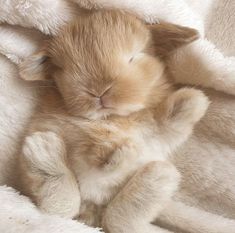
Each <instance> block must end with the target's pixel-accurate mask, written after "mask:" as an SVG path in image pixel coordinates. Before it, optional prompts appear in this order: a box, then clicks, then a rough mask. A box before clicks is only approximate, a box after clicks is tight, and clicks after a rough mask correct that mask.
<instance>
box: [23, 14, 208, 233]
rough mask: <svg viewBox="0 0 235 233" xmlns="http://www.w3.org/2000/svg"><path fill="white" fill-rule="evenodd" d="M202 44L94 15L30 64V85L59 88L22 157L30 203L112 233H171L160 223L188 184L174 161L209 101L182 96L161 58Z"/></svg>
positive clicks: (45, 102) (192, 93)
mask: <svg viewBox="0 0 235 233" xmlns="http://www.w3.org/2000/svg"><path fill="white" fill-rule="evenodd" d="M196 37H197V33H196V32H195V31H193V30H191V29H188V28H183V27H179V26H176V25H171V24H167V23H164V24H162V25H160V26H159V25H155V26H149V25H145V24H144V23H143V22H142V21H140V20H139V19H137V18H136V17H135V16H132V15H129V14H127V13H124V12H120V11H105V10H102V11H93V12H91V13H86V14H85V15H83V17H80V18H79V19H78V20H77V21H76V22H73V23H71V24H70V25H69V26H67V27H66V28H64V29H63V30H62V31H61V33H60V34H59V35H58V36H56V37H54V38H51V40H49V41H48V43H47V46H46V48H44V49H43V50H42V51H41V52H40V53H38V54H36V55H35V56H33V57H32V58H29V59H27V60H26V61H25V62H24V63H23V65H22V67H21V69H20V74H21V76H22V77H23V78H24V79H26V80H48V79H52V80H54V82H55V86H54V89H52V90H49V91H47V93H46V94H45V96H43V97H42V101H41V104H40V106H39V109H38V112H37V114H36V115H35V116H34V117H33V119H32V123H31V126H30V128H29V131H28V136H27V137H26V140H25V143H24V146H23V153H22V156H21V157H20V168H21V178H22V181H23V182H22V184H23V186H24V190H25V193H27V194H28V195H29V196H31V197H32V198H33V200H34V201H35V202H36V203H37V204H38V205H39V207H40V208H41V209H43V210H45V211H47V212H49V213H56V214H60V215H62V216H66V217H76V216H77V217H78V218H79V219H80V220H83V221H85V222H86V223H88V224H91V225H99V226H100V225H101V226H103V227H104V228H105V229H106V230H107V232H111V233H116V232H126V233H130V232H136V233H138V232H146V233H147V232H150V233H151V232H165V231H163V230H162V229H160V228H159V229H158V228H154V227H153V226H152V225H151V224H150V222H151V221H152V220H153V219H154V217H156V216H157V215H158V213H159V212H160V211H161V210H162V208H163V207H164V206H165V205H166V204H167V203H168V201H169V200H170V199H171V196H172V195H173V193H174V191H175V190H176V188H177V185H178V182H179V175H178V172H177V170H176V169H175V168H174V167H173V166H172V165H171V164H170V163H169V162H168V161H167V160H168V154H169V153H170V152H171V151H172V150H174V149H175V148H176V147H177V146H179V145H180V144H182V143H183V142H184V141H185V140H186V139H187V138H188V137H189V135H190V134H191V132H192V129H193V126H194V124H195V123H196V122H197V121H199V119H200V118H201V117H202V116H203V114H204V113H205V111H206V109H207V106H208V101H207V98H206V97H205V96H204V95H203V94H202V93H201V92H200V91H196V90H194V89H187V88H186V89H181V90H178V91H176V92H174V93H172V88H171V85H170V83H169V81H168V80H167V76H166V72H165V71H164V66H165V65H164V62H163V61H162V60H160V58H159V57H161V58H162V57H165V56H167V55H168V54H169V53H170V52H171V51H172V50H174V49H176V48H178V47H179V46H182V45H184V44H187V43H189V42H190V41H193V40H194V39H195V38H196ZM156 55H158V56H157V57H156ZM168 96H169V97H168ZM80 204H81V206H80ZM98 211H100V213H99V214H98ZM134 213H135V214H134ZM95 214H96V215H98V216H99V217H100V218H101V219H99V218H98V219H96V218H95ZM102 216H103V217H102ZM140 216H141V218H140ZM136 222H137V223H139V224H138V228H136V226H137V225H136Z"/></svg>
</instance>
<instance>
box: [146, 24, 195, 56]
mask: <svg viewBox="0 0 235 233" xmlns="http://www.w3.org/2000/svg"><path fill="white" fill-rule="evenodd" d="M148 28H149V29H150V31H151V34H152V47H151V48H152V49H153V52H154V54H155V55H157V56H160V57H165V56H168V55H169V54H170V53H171V52H173V51H174V50H176V49H178V48H180V47H182V46H185V45H187V44H189V43H191V42H193V41H195V40H196V39H198V38H199V33H198V31H197V30H195V29H193V28H188V27H183V26H179V25H176V24H171V23H166V22H161V23H159V24H154V25H148Z"/></svg>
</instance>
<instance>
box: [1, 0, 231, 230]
mask: <svg viewBox="0 0 235 233" xmlns="http://www.w3.org/2000/svg"><path fill="white" fill-rule="evenodd" d="M25 2H27V1H25ZM28 2H30V1H28ZM5 3H6V2H5V1H4V2H3V3H2V5H4V4H5ZM11 3H12V4H13V3H14V2H13V1H11ZM11 3H10V4H11ZM120 3H121V1H120ZM125 3H126V7H131V6H133V4H132V3H131V2H130V1H129V2H128V1H125ZM142 3H143V5H140V4H142ZM159 3H160V4H161V1H159ZM171 3H172V4H173V5H174V1H171ZM175 3H176V4H179V5H180V6H179V8H178V7H175V6H173V5H172V7H170V5H168V7H165V6H161V7H154V4H157V1H154V2H151V3H149V4H146V2H144V1H141V2H140V3H137V2H136V4H135V6H140V9H141V10H146V13H145V14H144V16H143V17H145V18H146V19H147V18H148V15H149V13H148V12H151V11H152V12H153V13H152V14H150V15H152V16H155V17H156V18H162V19H167V18H168V17H172V19H171V20H172V21H173V22H177V20H179V19H182V22H179V23H182V24H186V23H187V22H188V19H192V18H193V17H191V16H192V14H195V11H196V12H198V13H199V14H198V17H199V20H195V21H190V22H192V24H191V26H192V27H193V26H194V25H195V27H197V26H196V25H197V24H198V22H201V19H202V18H201V15H200V14H201V13H203V20H205V22H206V35H207V36H208V37H207V38H208V39H210V40H211V41H213V42H214V43H215V44H216V45H217V46H218V47H219V48H220V49H221V50H222V52H224V54H225V55H226V54H228V55H231V56H232V55H234V48H235V46H234V37H233V34H234V30H233V27H232V26H231V25H233V21H234V14H233V12H234V2H233V0H230V1H226V2H225V1H213V5H210V3H209V1H208V4H207V3H206V2H205V1H197V2H195V1H190V0H187V3H188V5H187V6H186V7H185V4H182V5H181V3H180V2H179V1H177V2H176V1H175ZM20 4H22V2H21V3H20ZM205 6H208V8H207V7H205ZM188 7H190V8H191V9H192V10H191V11H190V13H189V14H187V13H186V14H181V12H182V11H184V9H188ZM214 7H215V9H213V8H214ZM216 7H218V8H216ZM1 9H2V10H3V11H2V12H3V14H1V15H2V16H4V10H5V11H6V9H7V8H5V9H4V8H1ZM9 9H10V8H9ZM11 9H12V8H11ZM49 9H50V8H48V10H49ZM160 9H161V10H162V11H163V13H162V16H161V17H160V16H159V17H158V12H159V10H160ZM164 9H165V11H164ZM45 10H46V8H44V11H45ZM134 10H136V8H135V9H134ZM44 11H42V12H40V14H44ZM208 12H209V13H210V15H209V16H210V17H208V15H207V13H208ZM11 13H12V11H10V10H8V16H7V17H12V15H14V14H13V13H12V14H11ZM28 13H29V11H27V8H25V15H21V16H19V20H15V23H16V24H20V23H21V20H23V19H24V17H25V16H27V14H28ZM6 15H7V14H5V16H4V17H6ZM52 15H53V14H52ZM140 15H142V13H140ZM182 15H185V16H186V17H185V18H184V19H183V18H181V17H182ZM4 17H2V19H3V20H4ZM56 17H57V16H56ZM60 17H62V15H60ZM20 18H21V19H20ZM35 20H36V19H35ZM183 21H184V22H183ZM27 24H28V25H29V26H30V27H33V25H34V23H32V21H31V20H29V21H27ZM41 24H42V25H44V23H43V22H41ZM202 24H203V23H202ZM229 25H230V26H229ZM45 27H46V26H45ZM221 28H222V29H225V31H224V32H223V33H219V32H220V30H221ZM9 33H14V29H10V31H9ZM23 33H24V32H23V31H22V35H23ZM31 33H32V35H33V34H34V33H35V32H34V31H31ZM215 35H216V36H215ZM28 39H29V40H28V42H27V44H25V46H26V47H24V48H25V49H26V50H27V51H29V52H30V50H28V48H30V47H31V44H34V40H32V39H30V38H29V37H28ZM8 40H9V41H10V40H11V41H12V43H13V44H18V47H16V48H15V49H16V50H14V51H12V50H11V53H10V54H9V55H10V56H9V57H10V58H12V57H13V59H12V60H13V61H19V59H18V51H20V50H21V49H23V46H22V43H21V42H20V41H19V40H18V39H17V37H9V39H8ZM3 41H4V40H1V42H3ZM4 48H7V47H5V46H4V47H3V50H1V52H2V53H3V54H4V55H5V54H6V52H5V50H4ZM201 49H202V50H203V48H201ZM33 52H34V51H32V52H31V53H33ZM192 52H193V53H194V52H198V50H196V51H192ZM26 54H27V55H28V54H29V53H26ZM191 54H192V53H191ZM216 54H217V53H211V55H212V56H213V57H211V56H209V57H208V59H207V60H205V61H204V60H203V61H204V62H205V63H204V64H205V66H202V67H199V68H200V69H201V68H203V67H207V64H208V63H210V62H211V59H212V62H213V61H214V60H216V59H218V58H216ZM22 56H23V57H24V53H22V55H21V57H22ZM189 56H190V57H191V55H190V54H189ZM203 56H204V55H203ZM220 57H221V59H223V60H224V58H223V57H222V56H220ZM194 58H195V59H196V60H197V59H200V58H196V57H194ZM195 59H194V61H196V60H195ZM225 60H226V57H225ZM192 63H193V62H192ZM192 63H191V64H192ZM185 64H187V63H185ZM221 64H222V63H221ZM223 64H226V62H223ZM202 65H203V64H202ZM226 67H227V66H226ZM226 67H222V66H221V68H220V69H221V70H219V73H220V72H224V71H225V73H226V72H227V71H226V70H227V68H226ZM192 68H193V66H192ZM203 69H204V68H203ZM15 70H16V68H15V66H14V65H13V64H11V63H10V62H9V61H7V60H6V59H5V58H4V57H1V78H2V79H1V81H2V82H1V84H3V85H1V97H2V96H3V99H1V100H2V101H1V108H2V109H5V111H3V112H2V114H1V122H3V124H2V126H1V127H2V128H3V131H2V133H1V166H2V167H1V177H0V178H1V183H2V184H3V183H8V184H11V182H10V181H9V180H12V179H13V177H14V170H13V169H12V167H13V166H12V165H13V164H14V162H13V161H14V160H13V158H14V156H13V154H14V152H15V151H16V148H17V145H18V139H19V138H21V135H22V132H23V129H24V123H25V122H27V119H28V117H29V116H30V114H31V113H32V107H33V105H34V103H35V100H36V99H32V101H31V98H32V95H33V94H32V92H34V91H35V89H33V88H30V89H28V87H27V85H25V83H22V82H20V85H19V82H18V77H17V74H16V72H15ZM222 70H224V71H222ZM188 71H190V70H188ZM196 71H197V75H198V78H199V79H200V78H205V75H204V73H203V72H202V73H201V72H200V70H198V69H197V70H196ZM212 71H213V70H210V72H212ZM215 71H216V70H215ZM185 76H186V74H185ZM222 82H224V83H223V86H224V87H226V86H228V88H230V84H226V80H225V79H223V80H222ZM212 83H213V80H212V82H211V84H212ZM26 93H27V94H26ZM22 94H23V95H22ZM208 95H209V96H210V99H211V100H212V104H211V107H210V108H209V113H208V114H207V116H206V118H205V120H203V123H200V124H199V125H200V127H197V129H196V132H195V133H194V134H196V136H193V137H192V139H191V140H190V141H189V142H188V143H187V146H186V147H185V149H183V153H182V154H181V153H178V158H177V160H176V161H175V163H176V164H177V166H178V168H179V169H180V171H181V172H182V173H183V177H184V179H183V180H184V184H183V186H182V190H181V191H180V193H181V194H180V199H181V200H184V201H185V202H187V203H188V204H190V205H194V206H197V207H200V208H202V209H206V210H208V211H211V212H214V213H217V214H222V215H224V216H227V217H231V218H233V217H234V202H233V201H232V199H231V197H233V196H234V190H233V189H232V187H233V183H234V181H233V177H234V174H233V172H234V160H233V154H234V150H233V147H232V145H233V138H234V134H233V133H232V129H233V128H234V111H233V104H234V98H233V97H231V96H227V95H223V94H221V93H219V92H214V93H213V92H208ZM13 96H14V98H13ZM11 103H14V104H15V106H17V109H15V108H9V104H11ZM16 103H17V104H16ZM6 109H7V114H6ZM211 119H216V121H215V120H213V121H212V120H211ZM218 122H221V124H220V125H219V126H218ZM204 128H205V129H210V130H212V129H213V130H212V132H213V134H212V133H211V134H210V133H209V132H210V130H206V132H207V134H205V130H204ZM11 129H13V130H11ZM200 132H201V133H200ZM213 135H214V136H213ZM218 141H220V142H223V143H219V144H218ZM202 145H203V146H202ZM217 145H218V146H217ZM199 155H200V156H199ZM211 155H213V156H211ZM204 164H205V165H204ZM218 168H219V170H218ZM191 171H193V172H191ZM217 171H219V172H217ZM192 174H193V175H192ZM192 176H193V177H194V179H191V177H192ZM202 178H203V179H202ZM208 183H209V184H213V185H210V186H209V187H210V189H208ZM222 184H223V186H224V187H223V188H222V187H221V185H222ZM227 187H229V190H230V192H229V193H227V194H226V195H224V191H223V190H224V189H226V188H227ZM209 190H211V191H210V192H209ZM218 201H219V202H220V204H218ZM3 217H4V215H3ZM2 219H3V218H2ZM195 219H197V215H196V216H195ZM205 220H206V221H207V219H205ZM208 221H209V220H208ZM215 222H218V224H221V226H222V225H223V224H224V227H226V226H228V225H229V224H228V222H227V220H226V219H222V218H218V219H217V221H215ZM210 226H211V225H210ZM13 227H14V224H10V225H9V224H7V225H6V227H5V228H4V229H5V230H6V229H9V228H11V229H12V231H14V229H13ZM189 227H190V226H189ZM188 230H189V229H188ZM189 231H190V230H189ZM224 231H225V229H224ZM15 232H18V231H17V230H15ZM209 232H210V231H209ZM219 232H221V231H219ZM231 232H232V231H231Z"/></svg>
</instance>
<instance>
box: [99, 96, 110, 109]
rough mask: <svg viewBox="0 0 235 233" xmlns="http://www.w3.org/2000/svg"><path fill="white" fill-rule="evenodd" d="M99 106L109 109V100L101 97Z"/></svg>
mask: <svg viewBox="0 0 235 233" xmlns="http://www.w3.org/2000/svg"><path fill="white" fill-rule="evenodd" d="M100 105H101V106H102V107H104V108H110V107H111V103H110V101H109V98H108V97H107V96H106V95H103V96H101V97H100Z"/></svg>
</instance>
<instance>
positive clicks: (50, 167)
mask: <svg viewBox="0 0 235 233" xmlns="http://www.w3.org/2000/svg"><path fill="white" fill-rule="evenodd" d="M23 155H24V158H25V159H26V160H27V161H29V162H30V163H31V164H32V165H34V166H35V167H37V168H38V169H40V170H42V171H47V172H50V173H52V174H51V175H53V174H54V173H57V171H59V170H63V168H64V166H65V165H64V163H65V161H64V160H65V158H64V157H65V145H64V142H63V141H62V139H60V138H59V137H58V136H57V135H56V134H55V133H53V132H50V131H47V132H35V133H33V134H32V135H30V136H28V137H26V139H25V143H24V145H23Z"/></svg>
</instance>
